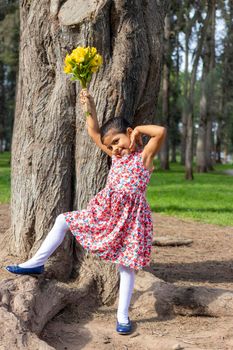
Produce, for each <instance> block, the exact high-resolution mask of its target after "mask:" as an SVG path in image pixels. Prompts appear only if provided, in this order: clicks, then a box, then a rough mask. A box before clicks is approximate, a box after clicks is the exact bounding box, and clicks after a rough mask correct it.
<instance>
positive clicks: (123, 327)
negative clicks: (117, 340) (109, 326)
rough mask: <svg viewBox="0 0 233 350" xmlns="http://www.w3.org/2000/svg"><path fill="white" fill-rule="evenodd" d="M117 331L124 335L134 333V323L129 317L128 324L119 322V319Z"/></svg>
mask: <svg viewBox="0 0 233 350" xmlns="http://www.w3.org/2000/svg"><path fill="white" fill-rule="evenodd" d="M116 331H117V333H118V334H122V335H128V334H131V333H132V323H131V321H130V319H129V322H128V323H127V324H125V323H119V322H118V321H117V324H116Z"/></svg>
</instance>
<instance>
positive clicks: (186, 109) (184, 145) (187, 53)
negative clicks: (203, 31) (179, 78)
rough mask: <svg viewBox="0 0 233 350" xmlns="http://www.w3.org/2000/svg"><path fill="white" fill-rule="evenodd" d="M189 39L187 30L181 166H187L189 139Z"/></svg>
mask: <svg viewBox="0 0 233 350" xmlns="http://www.w3.org/2000/svg"><path fill="white" fill-rule="evenodd" d="M189 37H190V34H189V33H188V32H187V30H186V33H185V70H184V94H183V108H182V132H181V164H182V165H185V150H186V139H187V114H188V60H189Z"/></svg>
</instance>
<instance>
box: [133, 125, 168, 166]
mask: <svg viewBox="0 0 233 350" xmlns="http://www.w3.org/2000/svg"><path fill="white" fill-rule="evenodd" d="M140 134H144V135H147V136H150V140H149V142H148V143H147V144H146V146H145V147H144V149H143V152H142V157H143V163H144V166H145V167H146V168H147V169H152V168H153V159H154V156H155V155H156V153H158V151H159V150H160V148H161V146H162V143H163V142H164V140H165V137H166V129H165V128H164V127H163V126H159V125H139V126H136V128H134V130H133V132H132V134H131V147H133V144H134V142H135V139H136V138H138V137H139V135H140Z"/></svg>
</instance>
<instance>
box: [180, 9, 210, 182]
mask: <svg viewBox="0 0 233 350" xmlns="http://www.w3.org/2000/svg"><path fill="white" fill-rule="evenodd" d="M210 15H211V12H210V8H209V7H208V12H207V15H206V18H205V21H204V24H203V27H202V28H201V29H200V36H199V39H198V44H197V50H196V54H195V58H194V61H193V68H192V72H191V81H190V89H189V93H188V106H189V109H188V113H187V117H186V120H187V139H186V152H185V178H186V179H187V180H193V105H194V89H195V84H196V74H197V67H198V62H199V59H200V56H201V52H202V49H203V43H204V39H205V35H206V31H207V28H208V23H209V19H210Z"/></svg>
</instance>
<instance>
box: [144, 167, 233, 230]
mask: <svg viewBox="0 0 233 350" xmlns="http://www.w3.org/2000/svg"><path fill="white" fill-rule="evenodd" d="M227 169H233V166H232V165H217V166H215V171H214V172H211V173H205V174H197V173H195V174H194V180H193V181H187V180H185V179H184V168H183V167H182V166H181V165H179V164H171V170H170V171H161V170H157V171H155V172H154V173H153V175H152V178H151V181H150V184H149V187H148V191H147V199H148V202H149V204H150V206H151V209H152V211H155V212H157V213H162V214H166V215H171V216H177V217H181V218H188V219H193V220H198V221H202V222H206V223H212V224H218V225H227V226H228V225H229V226H233V176H230V175H225V174H224V173H223V171H224V170H227Z"/></svg>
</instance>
